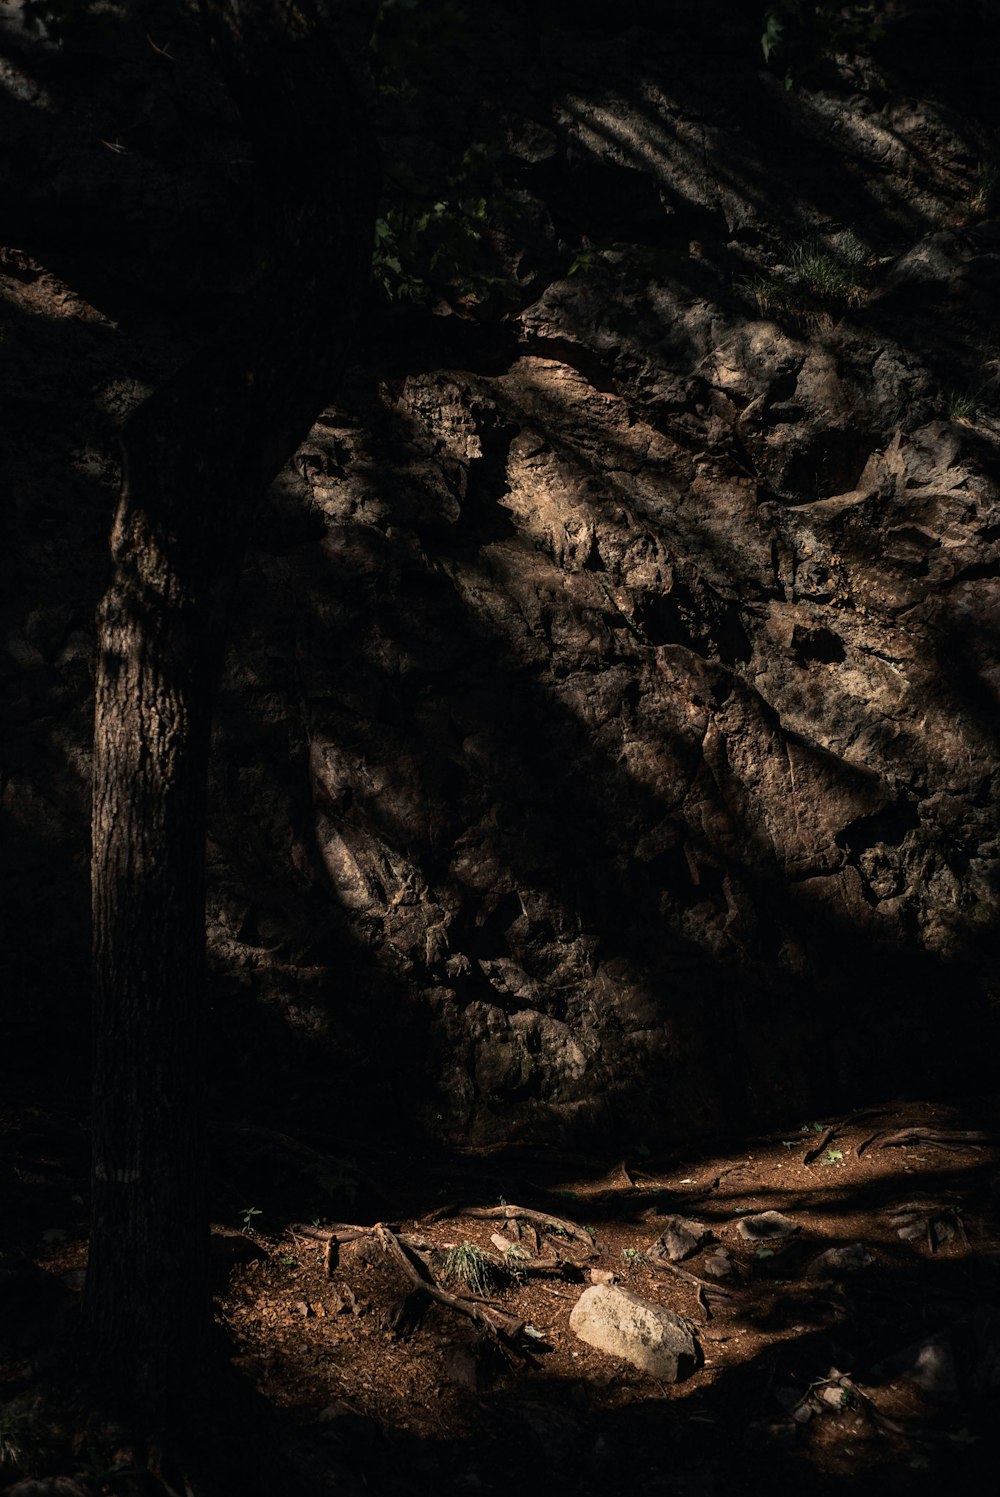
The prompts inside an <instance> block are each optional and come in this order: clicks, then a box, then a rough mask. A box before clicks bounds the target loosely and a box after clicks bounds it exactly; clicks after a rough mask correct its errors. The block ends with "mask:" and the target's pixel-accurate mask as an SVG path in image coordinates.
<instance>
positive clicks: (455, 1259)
mask: <svg viewBox="0 0 1000 1497" xmlns="http://www.w3.org/2000/svg"><path fill="white" fill-rule="evenodd" d="M441 1280H442V1282H443V1283H445V1284H449V1283H457V1284H462V1285H464V1286H465V1288H466V1289H471V1291H472V1293H473V1294H491V1293H493V1292H494V1291H495V1290H497V1289H499V1288H500V1274H499V1272H498V1270H497V1265H496V1264H495V1263H494V1262H493V1261H492V1259H490V1258H488V1257H487V1256H486V1254H485V1253H484V1252H483V1250H482V1248H481V1247H477V1246H476V1244H475V1243H474V1242H460V1243H459V1244H458V1246H457V1247H451V1248H449V1249H448V1251H447V1252H446V1253H445V1255H444V1264H443V1266H442V1269H441Z"/></svg>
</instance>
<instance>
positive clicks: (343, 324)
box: [84, 0, 378, 1414]
mask: <svg viewBox="0 0 1000 1497" xmlns="http://www.w3.org/2000/svg"><path fill="white" fill-rule="evenodd" d="M201 12H202V15H203V18H204V21H205V25H206V27H207V29H208V32H209V35H210V36H211V39H212V42H213V45H214V47H215V48H216V50H217V54H218V58H219V63H220V66H221V67H222V69H223V72H224V75H225V77H226V80H227V83H228V85H229V88H230V91H231V93H232V95H233V98H234V101H235V103H236V104H237V107H238V108H239V110H240V113H241V115H242V117H243V120H244V124H245V128H246V133H247V135H248V137H249V140H250V143H251V145H252V149H253V155H254V163H255V170H256V180H255V184H254V185H255V189H256V195H257V203H258V221H259V222H260V224H261V225H262V227H261V230H260V237H261V249H260V263H261V265H262V270H261V273H260V276H259V279H258V282H257V285H256V286H255V287H254V289H253V290H252V291H251V292H249V293H248V294H247V296H246V297H245V299H244V301H243V305H242V306H241V307H240V308H239V309H238V312H237V313H236V314H235V315H234V316H233V317H231V318H230V319H228V320H227V322H226V323H225V324H224V325H222V326H220V327H218V328H217V329H216V330H215V333H214V334H213V335H212V336H210V337H209V338H208V339H207V341H206V344H205V347H204V348H203V350H202V352H201V354H200V356H199V357H198V359H197V361H196V362H194V363H192V365H191V366H190V367H188V368H186V369H184V370H183V371H182V372H181V373H180V374H179V375H178V376H177V377H176V378H174V379H173V380H171V381H170V382H169V383H168V384H166V385H164V386H163V387H162V388H161V389H160V390H158V391H156V392H154V393H153V394H152V395H151V396H150V398H149V399H148V400H147V401H146V402H145V403H144V404H143V405H142V406H141V407H139V409H138V410H137V411H136V412H135V413H134V415H133V416H132V417H131V418H130V420H129V421H128V423H127V426H126V430H125V434H124V482H123V486H122V493H121V498H120V502H119V506H118V512H117V515H116V519H115V524H114V528H113V531H112V537H111V550H112V561H113V575H112V581H111V585H110V587H109V589H108V592H107V594H106V596H105V598H104V601H103V603H102V606H101V610H100V615H99V652H100V653H99V665H98V679H97V704H96V718H95V763H94V802H93V872H92V886H93V929H94V984H95V994H94V1108H93V1130H94V1133H93V1136H94V1154H93V1181H92V1187H93V1222H92V1235H91V1247H90V1267H89V1271H88V1277H87V1288H86V1295H85V1301H84V1317H85V1325H86V1327H87V1330H88V1333H89V1336H90V1340H91V1345H92V1349H93V1355H94V1357H95V1360H96V1363H97V1365H98V1366H99V1367H100V1368H101V1369H103V1371H105V1372H106V1373H109V1374H111V1375H112V1376H113V1377H114V1379H115V1380H116V1381H117V1382H118V1383H120V1384H124V1385H125V1386H126V1387H128V1388H129V1390H130V1391H131V1392H132V1393H133V1394H135V1395H137V1397H138V1399H139V1401H140V1402H141V1403H142V1404H144V1405H145V1406H146V1408H147V1410H148V1411H151V1412H155V1413H157V1414H163V1413H164V1412H165V1411H167V1410H169V1408H170V1406H171V1404H172V1402H173V1400H174V1398H175V1396H176V1395H177V1393H178V1392H179V1391H180V1389H181V1386H182V1383H183V1381H184V1378H185V1376H186V1373H187V1371H188V1369H189V1367H190V1366H191V1364H192V1362H193V1361H196V1360H197V1359H198V1357H199V1356H200V1354H201V1352H202V1349H203V1345H202V1343H203V1340H204V1337H205V1335H206V1333H207V1331H208V1328H209V1325H210V1314H209V1299H208V1287H207V1280H206V1249H207V1215H206V1204H205V1199H204V1192H205V1172H204V1162H203V1156H204V1138H203V1130H204V1108H203V1102H202V1087H203V1077H202V1063H201V1057H202V1028H203V990H204V878H203V866H204V840H205V784H206V771H207V757H208V742H209V724H210V718H211V709H212V698H213V684H214V676H215V661H216V659H217V657H218V654H219V646H220V631H221V608H220V606H219V597H220V594H221V590H222V589H221V586H220V584H221V583H222V581H223V578H224V576H225V573H226V571H227V568H231V566H232V564H233V562H234V560H235V558H236V557H237V556H238V554H239V552H240V549H241V548H240V536H241V535H242V534H243V533H244V532H245V530H246V528H247V523H248V519H249V516H250V513H251V510H252V506H253V505H254V503H255V502H256V500H257V499H258V497H259V496H260V494H261V493H262V491H263V490H264V488H265V487H266V485H267V484H268V483H269V482H270V480H271V479H272V478H273V477H274V475H275V473H276V472H277V470H278V468H279V467H280V465H281V463H282V462H283V461H284V460H285V459H286V458H287V457H288V456H290V454H291V453H292V452H293V451H294V448H295V446H296V444H297V442H298V441H299V440H300V439H301V437H302V436H303V435H304V434H305V432H306V431H307V430H308V427H309V424H310V422H311V421H312V419H313V418H314V417H315V415H316V414H317V412H318V410H319V409H320V408H321V407H322V404H323V402H324V400H325V399H326V398H327V397H328V395H329V392H330V385H331V381H332V379H333V378H334V377H335V375H336V372H337V370H338V369H339V367H340V365H341V363H342V360H343V356H344V351H345V348H346V346H347V340H348V337H349V334H350V332H351V330H352V329H353V327H354V326H355V324H356V322H357V319H358V315H359V310H360V307H361V304H362V300H363V297H364V294H365V290H366V287H367V279H368V266H369V262H370V253H371V229H372V223H373V218H374V207H375V201H376V198H377V191H378V181H377V169H376V165H375V161H374V157H373V154H372V151H371V148H370V147H369V145H368V144H367V136H366V132H365V126H364V119H363V108H362V106H361V104H360V102H359V99H358V94H357V90H356V88H355V87H354V85H353V83H352V79H351V77H350V75H349V73H348V70H347V69H346V67H345V65H344V63H343V62H342V60H341V59H340V57H339V56H338V54H337V51H336V49H335V47H334V46H333V45H332V44H331V41H330V37H329V33H328V30H327V27H326V25H324V24H323V23H322V21H321V19H320V17H319V16H318V15H317V14H316V12H315V11H314V10H313V7H312V5H311V3H310V0H295V3H283V0H255V3H254V4H253V5H247V4H242V3H240V0H203V3H202V5H201Z"/></svg>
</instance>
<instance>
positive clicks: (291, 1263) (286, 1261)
mask: <svg viewBox="0 0 1000 1497" xmlns="http://www.w3.org/2000/svg"><path fill="white" fill-rule="evenodd" d="M280 1261H281V1263H282V1265H283V1266H284V1267H285V1268H298V1266H299V1260H298V1259H297V1258H290V1257H288V1255H287V1254H286V1256H285V1257H284V1258H282V1259H281V1260H280Z"/></svg>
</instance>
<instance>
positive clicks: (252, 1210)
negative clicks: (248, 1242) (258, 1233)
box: [240, 1206, 264, 1237]
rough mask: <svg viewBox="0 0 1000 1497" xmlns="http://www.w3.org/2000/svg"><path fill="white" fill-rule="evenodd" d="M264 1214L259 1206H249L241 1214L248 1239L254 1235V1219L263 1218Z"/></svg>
mask: <svg viewBox="0 0 1000 1497" xmlns="http://www.w3.org/2000/svg"><path fill="white" fill-rule="evenodd" d="M263 1214H264V1213H263V1212H262V1211H261V1209H260V1207H259V1206H248V1207H247V1208H246V1210H245V1211H244V1212H243V1213H242V1214H241V1216H240V1221H241V1222H242V1223H243V1230H244V1232H245V1233H246V1234H247V1236H248V1237H252V1236H253V1234H254V1225H253V1221H254V1217H255V1216H263Z"/></svg>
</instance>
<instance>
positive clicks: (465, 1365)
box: [444, 1343, 491, 1393]
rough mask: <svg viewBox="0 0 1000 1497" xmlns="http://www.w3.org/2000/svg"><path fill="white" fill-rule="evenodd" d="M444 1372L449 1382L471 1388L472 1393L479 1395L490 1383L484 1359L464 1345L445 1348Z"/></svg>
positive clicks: (488, 1370)
mask: <svg viewBox="0 0 1000 1497" xmlns="http://www.w3.org/2000/svg"><path fill="white" fill-rule="evenodd" d="M444 1370H445V1373H446V1375H447V1377H448V1378H449V1379H450V1381H451V1382H453V1383H458V1384H459V1385H460V1386H461V1387H463V1388H471V1389H472V1391H473V1393H481V1392H482V1391H483V1389H484V1388H487V1387H489V1384H490V1381H491V1378H490V1369H489V1367H488V1366H487V1365H486V1361H485V1358H484V1357H482V1356H481V1355H480V1354H479V1353H478V1352H477V1351H476V1349H475V1348H474V1347H472V1346H468V1345H466V1344H464V1343H462V1344H459V1345H456V1346H446V1347H445V1349H444Z"/></svg>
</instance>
